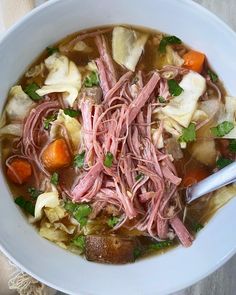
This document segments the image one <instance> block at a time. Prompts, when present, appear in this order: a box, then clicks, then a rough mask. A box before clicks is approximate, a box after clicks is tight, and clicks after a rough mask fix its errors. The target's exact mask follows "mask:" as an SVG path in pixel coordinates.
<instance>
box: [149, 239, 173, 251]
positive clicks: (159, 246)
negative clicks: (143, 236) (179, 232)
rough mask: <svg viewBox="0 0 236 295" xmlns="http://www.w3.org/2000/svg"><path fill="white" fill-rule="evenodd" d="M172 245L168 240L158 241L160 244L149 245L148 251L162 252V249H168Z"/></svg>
mask: <svg viewBox="0 0 236 295" xmlns="http://www.w3.org/2000/svg"><path fill="white" fill-rule="evenodd" d="M172 244H173V242H172V241H170V240H167V241H160V242H157V243H153V244H150V245H149V249H150V250H162V249H165V248H168V247H170V246H172Z"/></svg>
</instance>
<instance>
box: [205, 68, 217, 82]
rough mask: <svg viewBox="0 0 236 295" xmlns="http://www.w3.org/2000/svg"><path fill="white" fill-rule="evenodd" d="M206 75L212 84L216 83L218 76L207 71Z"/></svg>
mask: <svg viewBox="0 0 236 295" xmlns="http://www.w3.org/2000/svg"><path fill="white" fill-rule="evenodd" d="M207 74H208V75H209V76H210V79H211V81H212V82H213V83H216V82H217V81H218V76H217V74H216V73H215V72H213V71H211V70H210V69H208V71H207Z"/></svg>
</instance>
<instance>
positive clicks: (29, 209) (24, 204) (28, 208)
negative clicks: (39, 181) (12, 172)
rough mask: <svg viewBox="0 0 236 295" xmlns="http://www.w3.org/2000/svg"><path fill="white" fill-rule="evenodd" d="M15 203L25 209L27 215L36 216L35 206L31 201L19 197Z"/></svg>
mask: <svg viewBox="0 0 236 295" xmlns="http://www.w3.org/2000/svg"><path fill="white" fill-rule="evenodd" d="M15 203H16V204H17V205H18V206H20V207H21V208H22V209H24V210H25V211H26V212H27V213H29V214H31V215H32V216H34V209H35V205H34V204H33V203H32V202H31V201H27V200H25V199H24V198H23V197H22V196H19V197H17V198H16V199H15Z"/></svg>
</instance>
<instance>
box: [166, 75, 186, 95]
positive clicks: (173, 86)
mask: <svg viewBox="0 0 236 295" xmlns="http://www.w3.org/2000/svg"><path fill="white" fill-rule="evenodd" d="M167 83H168V87H169V92H170V94H171V95H172V96H179V95H180V94H181V93H182V92H183V91H184V90H183V88H181V87H180V86H179V84H178V83H177V82H176V81H175V80H174V79H171V80H168V81H167Z"/></svg>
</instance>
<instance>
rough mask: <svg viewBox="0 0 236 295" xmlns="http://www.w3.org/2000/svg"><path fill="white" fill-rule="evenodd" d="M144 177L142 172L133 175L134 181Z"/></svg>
mask: <svg viewBox="0 0 236 295" xmlns="http://www.w3.org/2000/svg"><path fill="white" fill-rule="evenodd" d="M143 177H144V174H143V173H139V174H137V175H136V176H135V180H136V181H139V180H140V179H142V178H143Z"/></svg>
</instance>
